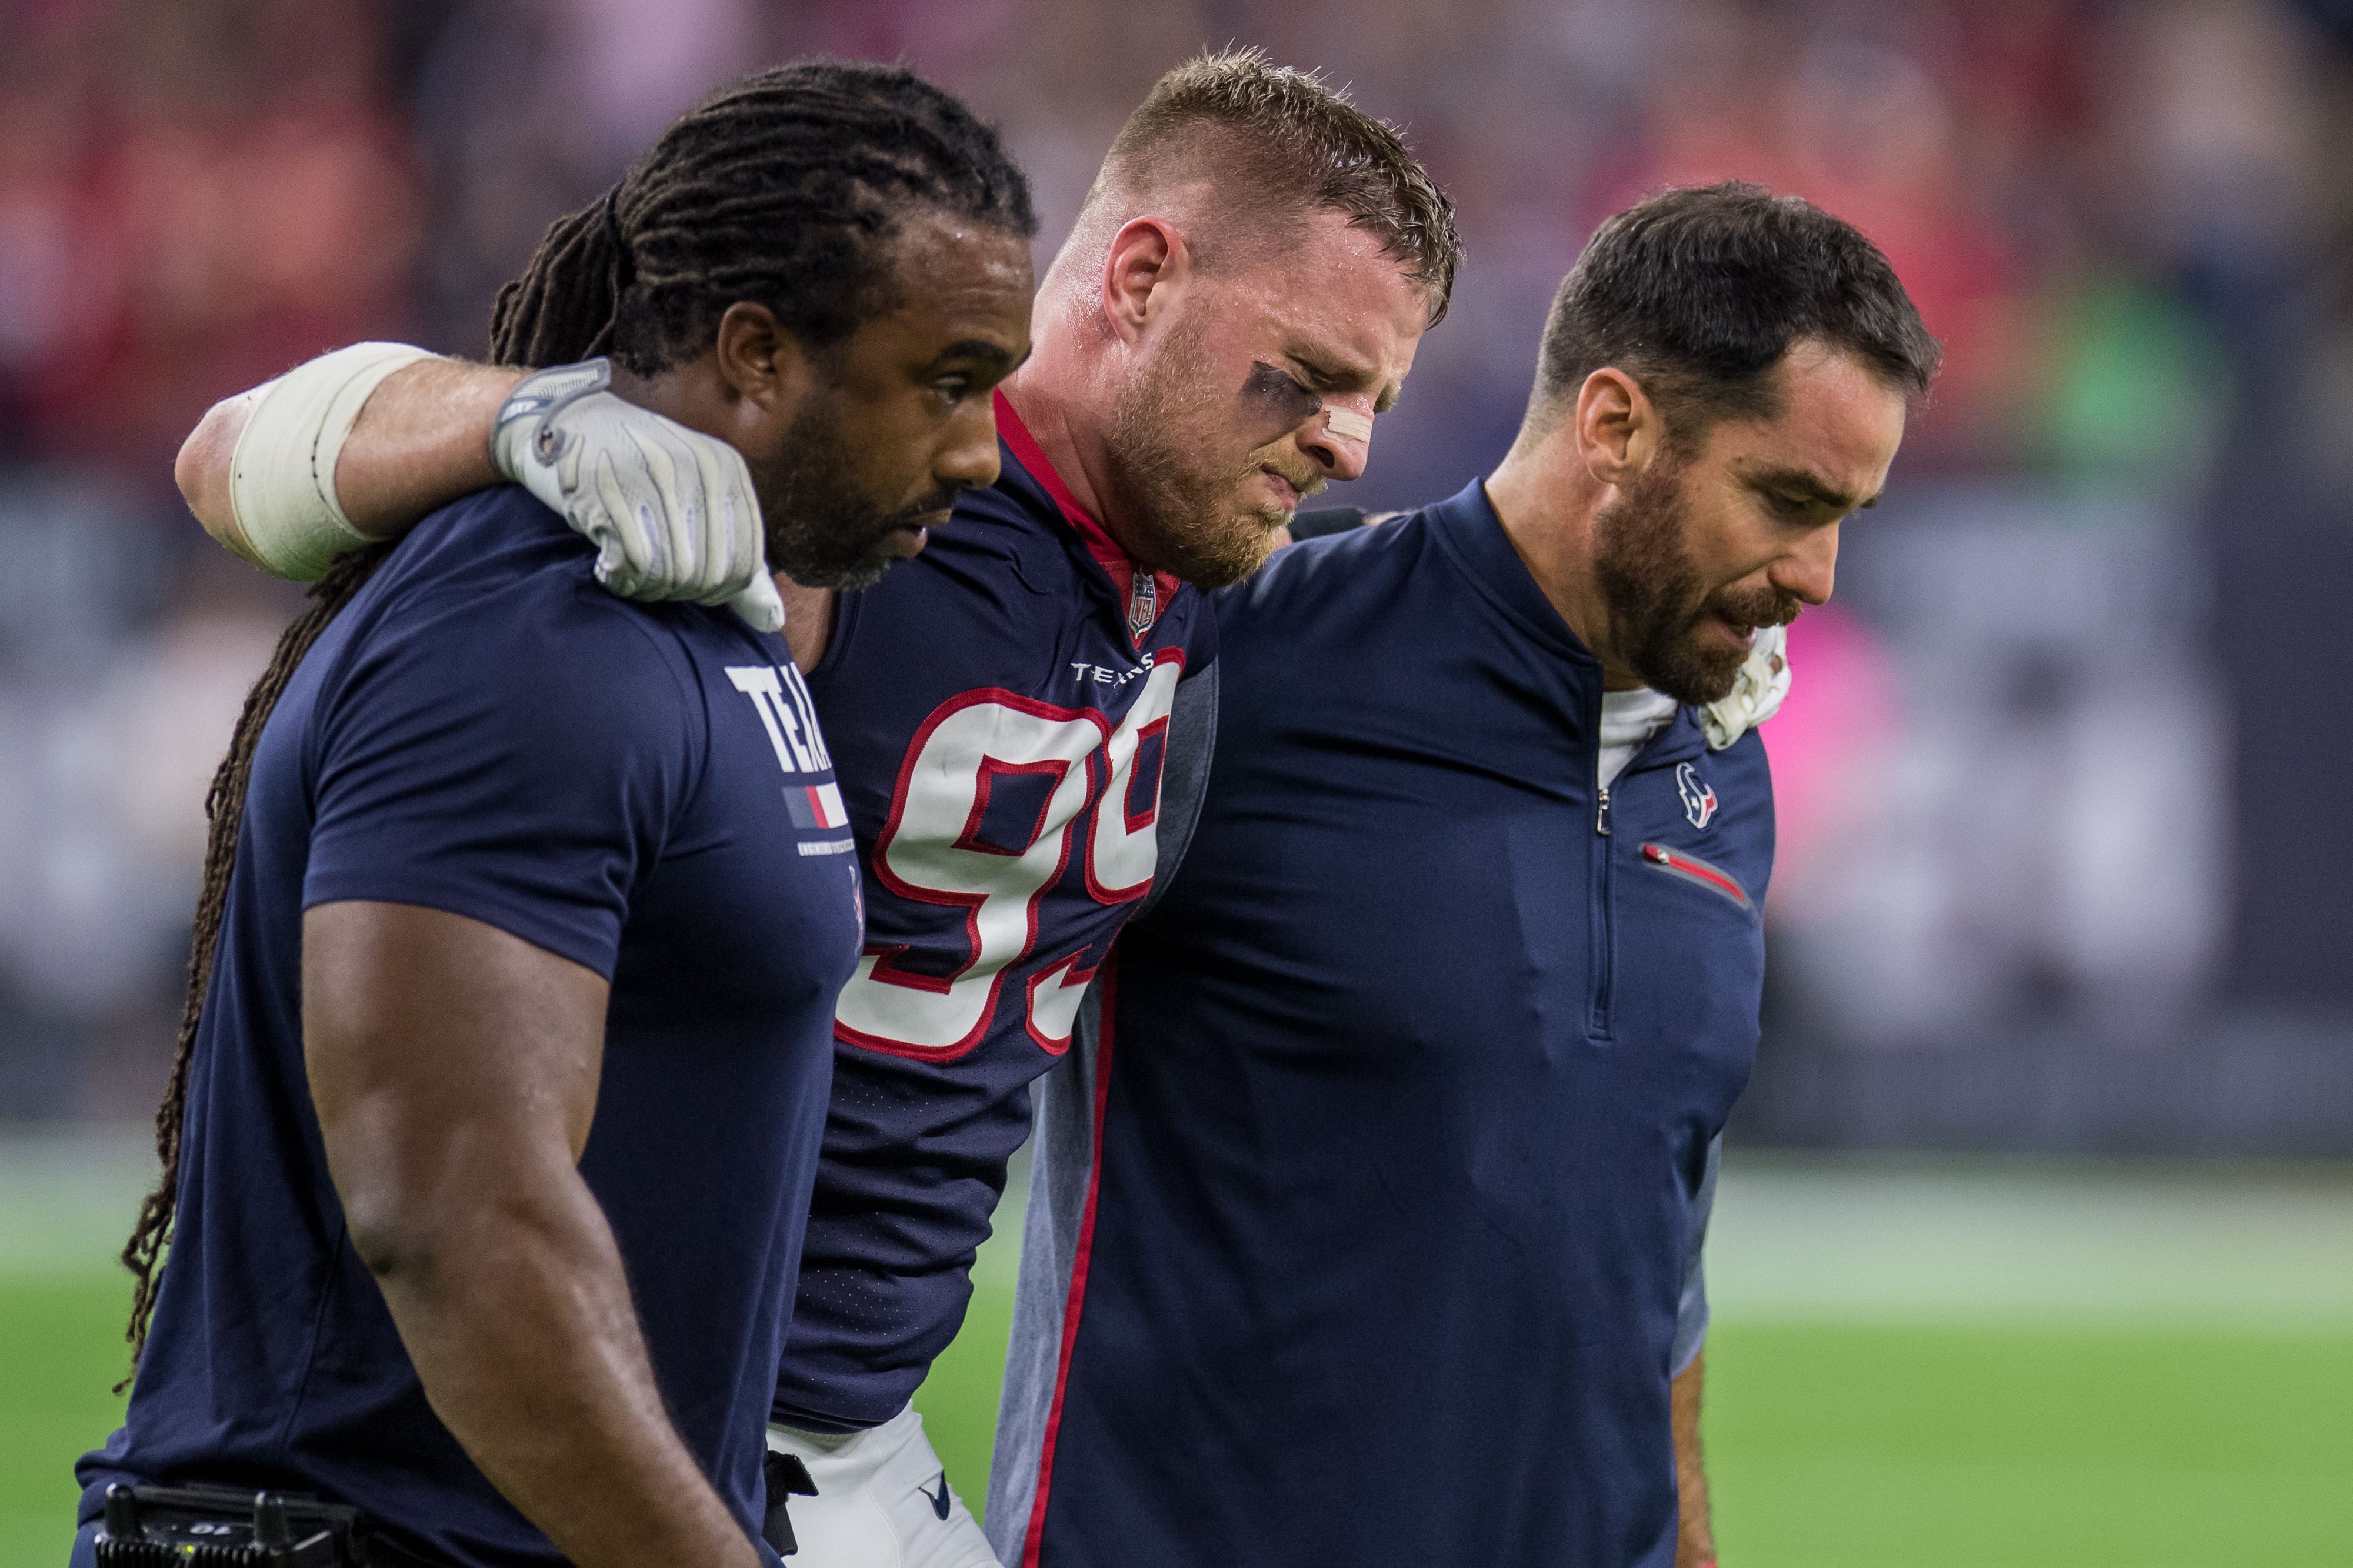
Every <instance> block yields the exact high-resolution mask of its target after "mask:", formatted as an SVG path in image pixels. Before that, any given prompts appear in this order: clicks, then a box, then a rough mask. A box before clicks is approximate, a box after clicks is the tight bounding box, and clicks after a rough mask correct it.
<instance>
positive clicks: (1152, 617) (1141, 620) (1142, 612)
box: [1127, 566, 1160, 642]
mask: <svg viewBox="0 0 2353 1568" xmlns="http://www.w3.org/2000/svg"><path fill="white" fill-rule="evenodd" d="M1159 618H1160V584H1157V583H1155V582H1154V581H1153V580H1152V574H1151V573H1149V572H1147V571H1145V569H1144V568H1143V567H1141V566H1138V567H1137V568H1136V569H1135V585H1134V587H1132V588H1130V589H1129V590H1128V593H1127V635H1128V636H1130V637H1134V639H1135V640H1136V641H1137V642H1142V641H1143V640H1144V639H1145V637H1149V636H1150V635H1151V634H1152V623H1153V622H1155V621H1156V620H1158V619H1159Z"/></svg>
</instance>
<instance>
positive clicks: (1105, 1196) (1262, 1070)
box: [990, 484, 1773, 1568]
mask: <svg viewBox="0 0 2353 1568" xmlns="http://www.w3.org/2000/svg"><path fill="white" fill-rule="evenodd" d="M1215 603H1216V605H1217V611H1218V621H1219V642H1220V647H1219V676H1220V679H1219V696H1220V701H1219V718H1218V737H1217V752H1216V757H1215V760H1214V762H1213V763H1212V765H1211V767H1210V769H1209V774H1208V788H1207V792H1206V795H1205V796H1204V799H1203V803H1202V806H1201V813H1200V816H1199V820H1198V825H1197V826H1196V827H1195V829H1194V834H1193V837H1192V840H1191V843H1190V847H1189V848H1188V849H1187V852H1186V857H1185V860H1184V864H1183V865H1182V866H1181V867H1180V868H1177V869H1176V872H1175V873H1174V879H1173V881H1172V882H1171V883H1170V885H1169V886H1168V888H1167V889H1166V891H1165V893H1164V894H1162V895H1161V901H1160V902H1159V903H1158V904H1157V905H1156V907H1155V909H1154V910H1152V912H1151V913H1150V914H1148V915H1146V916H1145V917H1144V918H1142V919H1140V920H1138V921H1135V922H1134V923H1133V924H1132V925H1131V926H1130V927H1129V929H1128V930H1127V931H1126V932H1125V933H1124V935H1123V936H1122V937H1121V939H1120V944H1119V948H1118V951H1117V952H1116V953H1115V954H1114V955H1113V960H1112V962H1111V963H1110V964H1108V965H1107V966H1106V967H1105V970H1104V982H1103V984H1104V985H1105V987H1106V989H1107V991H1108V995H1107V996H1106V999H1105V1001H1104V1022H1103V1029H1102V1036H1101V1040H1100V1045H1099V1047H1098V1057H1097V1072H1098V1075H1099V1081H1100V1082H1103V1084H1104V1086H1105V1090H1104V1098H1103V1101H1102V1110H1101V1113H1100V1124H1099V1138H1100V1145H1099V1147H1100V1163H1099V1170H1098V1174H1097V1176H1096V1179H1095V1185H1094V1187H1093V1189H1092V1194H1091V1196H1092V1205H1091V1209H1090V1211H1089V1213H1090V1215H1091V1217H1090V1220H1089V1222H1088V1223H1089V1226H1090V1227H1091V1228H1089V1229H1088V1230H1086V1231H1085V1232H1084V1233H1082V1238H1081V1240H1080V1242H1079V1245H1078V1247H1077V1248H1076V1253H1077V1258H1078V1262H1077V1264H1076V1268H1075V1272H1076V1275H1077V1279H1076V1281H1075V1282H1074V1283H1073V1284H1072V1286H1071V1290H1070V1306H1069V1308H1068V1311H1067V1315H1066V1317H1065V1318H1064V1319H1063V1320H1062V1321H1063V1322H1064V1323H1065V1324H1067V1327H1066V1328H1065V1329H1064V1331H1063V1334H1062V1337H1061V1338H1060V1345H1061V1354H1062V1357H1063V1359H1062V1361H1061V1363H1060V1368H1059V1370H1058V1372H1057V1373H1056V1379H1057V1381H1056V1386H1055V1388H1054V1390H1053V1394H1052V1402H1051V1405H1050V1419H1048V1420H1047V1421H1045V1422H1044V1423H1042V1425H1041V1426H1039V1429H1038V1430H1037V1431H1036V1432H1035V1433H1034V1434H1031V1435H1029V1436H1026V1437H1025V1438H1024V1441H1025V1442H1027V1443H1029V1444H1030V1445H1031V1446H1032V1447H1034V1448H1035V1449H1036V1450H1037V1452H1036V1460H1035V1462H1036V1473H1037V1480H1036V1483H1035V1489H1034V1493H1032V1494H1031V1495H1030V1499H1029V1501H1030V1507H1029V1508H1028V1509H1024V1510H1019V1511H1020V1513H1021V1514H1022V1517H1018V1518H1007V1519H1004V1520H1002V1521H1000V1520H999V1519H998V1518H997V1517H996V1515H995V1514H994V1513H992V1516H991V1519H990V1524H991V1527H992V1528H991V1534H992V1538H993V1539H994V1540H995V1541H996V1542H997V1545H998V1548H999V1550H1000V1551H1008V1550H1010V1551H1011V1552H1013V1553H1014V1554H1013V1555H1008V1557H1007V1561H1008V1563H1011V1562H1015V1561H1017V1560H1018V1561H1020V1562H1022V1563H1028V1564H1030V1565H1031V1568H1079V1565H1086V1564H1097V1563H1120V1564H1122V1565H1123V1568H1180V1565H1181V1568H1197V1565H1198V1564H1201V1563H1220V1564H1251V1565H1266V1568H1273V1565H1278V1564H1281V1565H1289V1564H1295V1563H1351V1564H1366V1565H1372V1564H1398V1565H1404V1564H1423V1563H1466V1564H1467V1563H1477V1564H1480V1565H1481V1568H1672V1563H1673V1560H1674V1550H1675V1478H1674V1462H1673V1454H1672V1443H1671V1433H1670V1425H1669V1415H1668V1386H1669V1380H1670V1375H1671V1373H1672V1352H1673V1342H1674V1334H1675V1326H1676V1318H1677V1309H1678V1305H1679V1301H1680V1297H1681V1293H1682V1289H1683V1277H1684V1265H1685V1260H1686V1247H1687V1239H1686V1237H1687V1232H1688V1229H1689V1226H1690V1219H1691V1210H1692V1205H1693V1204H1694V1201H1695V1198H1696V1196H1697V1194H1698V1193H1699V1191H1700V1186H1701V1182H1702V1178H1703V1176H1704V1171H1705V1166H1706V1156H1707V1149H1708V1144H1709V1141H1710V1140H1711V1139H1712V1138H1713V1137H1714V1136H1715V1133H1716V1131H1718V1130H1719V1129H1720V1128H1721V1127H1722V1126H1723V1124H1724V1121H1725V1115H1726V1114H1727V1112H1728V1111H1729V1110H1730V1109H1731V1107H1732V1103H1733V1100H1734V1099H1735V1097H1736V1095H1737V1094H1738V1093H1739V1092H1740V1089H1741V1088H1742V1086H1743V1084H1744V1083H1745V1082H1746V1079H1747V1076H1748V1071H1749V1067H1750V1063H1751V1060H1752V1058H1753V1054H1754V1052H1755V1049H1756V1044H1757V1007H1758V1004H1759V1001H1760V994H1761V988H1762V979H1763V966H1764V940H1763V933H1762V931H1761V929H1760V926H1759V923H1758V918H1757V909H1758V907H1759V906H1760V905H1761V903H1762V902H1763V898H1764V893H1765V887H1766V880H1767V874H1768V872H1769V870H1770V868H1771V859H1772V848H1773V807H1772V787H1771V781H1770V778H1769V776H1768V773H1767V767H1766V762H1765V755H1764V752H1763V748H1762V746H1761V744H1760V742H1759V741H1758V738H1757V736H1755V735H1753V734H1751V735H1747V736H1744V737H1743V738H1742V739H1741V740H1740V741H1738V742H1736V743H1735V744H1734V745H1733V746H1732V747H1730V748H1729V749H1727V750H1725V751H1723V752H1710V751H1708V750H1707V749H1706V746H1705V743H1704V739H1703V737H1702V735H1701V732H1700V730H1699V727H1698V724H1697V721H1696V719H1695V717H1694V714H1693V712H1692V711H1691V710H1688V709H1686V710H1683V711H1682V712H1680V713H1679V714H1678V716H1677V717H1676V718H1675V720H1674V721H1672V724H1671V725H1670V726H1669V727H1668V728H1667V729H1666V730H1665V731H1662V732H1661V733H1660V734H1659V735H1658V736H1657V737H1655V738H1654V739H1653V740H1652V741H1651V742H1650V743H1649V744H1648V745H1647V746H1646V747H1644V748H1643V750H1642V751H1641V752H1640V753H1639V754H1638V755H1637V756H1636V757H1635V758H1634V760H1633V761H1632V762H1631V763H1629V764H1628V766H1627V767H1626V769H1625V771H1624V772H1623V773H1620V775H1619V777H1618V779H1617V780H1616V782H1615V783H1614V784H1612V785H1611V787H1610V789H1609V792H1608V795H1607V810H1606V813H1605V811H1604V799H1603V797H1601V796H1600V795H1599V792H1598V791H1597V781H1596V776H1595V775H1596V762H1597V755H1598V748H1599V721H1600V707H1601V691H1602V679H1601V668H1600V666H1599V663H1598V662H1597V661H1596V660H1595V659H1594V658H1593V657H1592V655H1591V654H1590V653H1589V652H1588V650H1587V649H1586V648H1585V647H1583V646H1582V645H1581V644H1580V643H1579V642H1578V641H1577V638H1576V637H1574V636H1573V635H1572V634H1571V632H1570V630H1569V628H1568V626H1567V624H1566V623H1564V622H1563V621H1562V620H1561V618H1560V616H1558V615H1557V614H1556V613H1555V611H1554V610H1553V608H1552V606H1551V605H1550V604H1549V603H1548V602H1547V601H1546V598H1545V596H1544V595H1543V594H1542V593H1541V591H1539V590H1538V588H1537V587H1536V584H1535V582H1534V580H1533V579H1532V578H1530V576H1529V575H1528V574H1527V571H1526V569H1525V566H1524V565H1523V564H1522V563H1521V561H1520V559H1519V557H1518V555H1517V553H1516V552H1514V549H1513V546H1512V543H1511V541H1510V539H1509V538H1508V536H1507V535H1506V534H1505V533H1504V529H1503V527H1502V525H1501V523H1500V522H1499V521H1497V519H1496V517H1495V515H1494V512H1493V510H1492V509H1491V508H1490V506H1489V505H1488V503H1487V501H1486V499H1485V496H1484V493H1483V492H1482V489H1480V487H1479V486H1477V485H1476V484H1473V485H1472V487H1470V488H1469V489H1465V490H1463V491H1462V492H1461V494H1460V495H1457V496H1455V497H1454V498H1452V499H1451V500H1448V501H1446V502H1444V503H1442V504H1440V505H1438V506H1434V507H1430V508H1428V509H1427V510H1423V511H1421V512H1419V513H1416V514H1413V515H1411V516H1409V517H1407V518H1405V519H1402V520H1400V521H1393V522H1388V523H1384V524H1382V525H1381V526H1379V527H1377V528H1366V529H1360V530H1356V531H1350V532H1347V533H1344V534H1341V535H1338V536H1336V537H1333V538H1329V539H1320V540H1315V541H1313V542H1306V543H1302V544H1299V545H1296V546H1294V547H1293V548H1291V549H1289V550H1286V551H1284V552H1282V553H1281V554H1279V555H1277V556H1276V557H1275V559H1274V561H1273V562H1272V563H1271V565H1270V566H1269V567H1268V568H1267V569H1266V570H1265V571H1264V572H1262V573H1261V574H1259V575H1258V576H1257V577H1255V578H1253V579H1252V580H1250V582H1248V583H1246V584H1241V585H1240V586H1238V587H1236V588H1233V589H1229V590H1227V591H1225V592H1224V593H1222V594H1220V595H1218V596H1217V598H1216V600H1215ZM1057 1092H1060V1082H1059V1080H1058V1083H1057ZM1027 1286H1028V1281H1027V1279H1026V1278H1025V1289H1027ZM1023 1364H1026V1363H1023ZM1046 1364H1048V1365H1051V1364H1052V1363H1046ZM1006 1442H1007V1439H1006V1437H1005V1436H1004V1434H1002V1433H1000V1437H999V1445H1000V1446H999V1461H998V1462H999V1465H1000V1468H1002V1467H1004V1466H1005V1465H1006V1464H1007V1456H1006Z"/></svg>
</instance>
